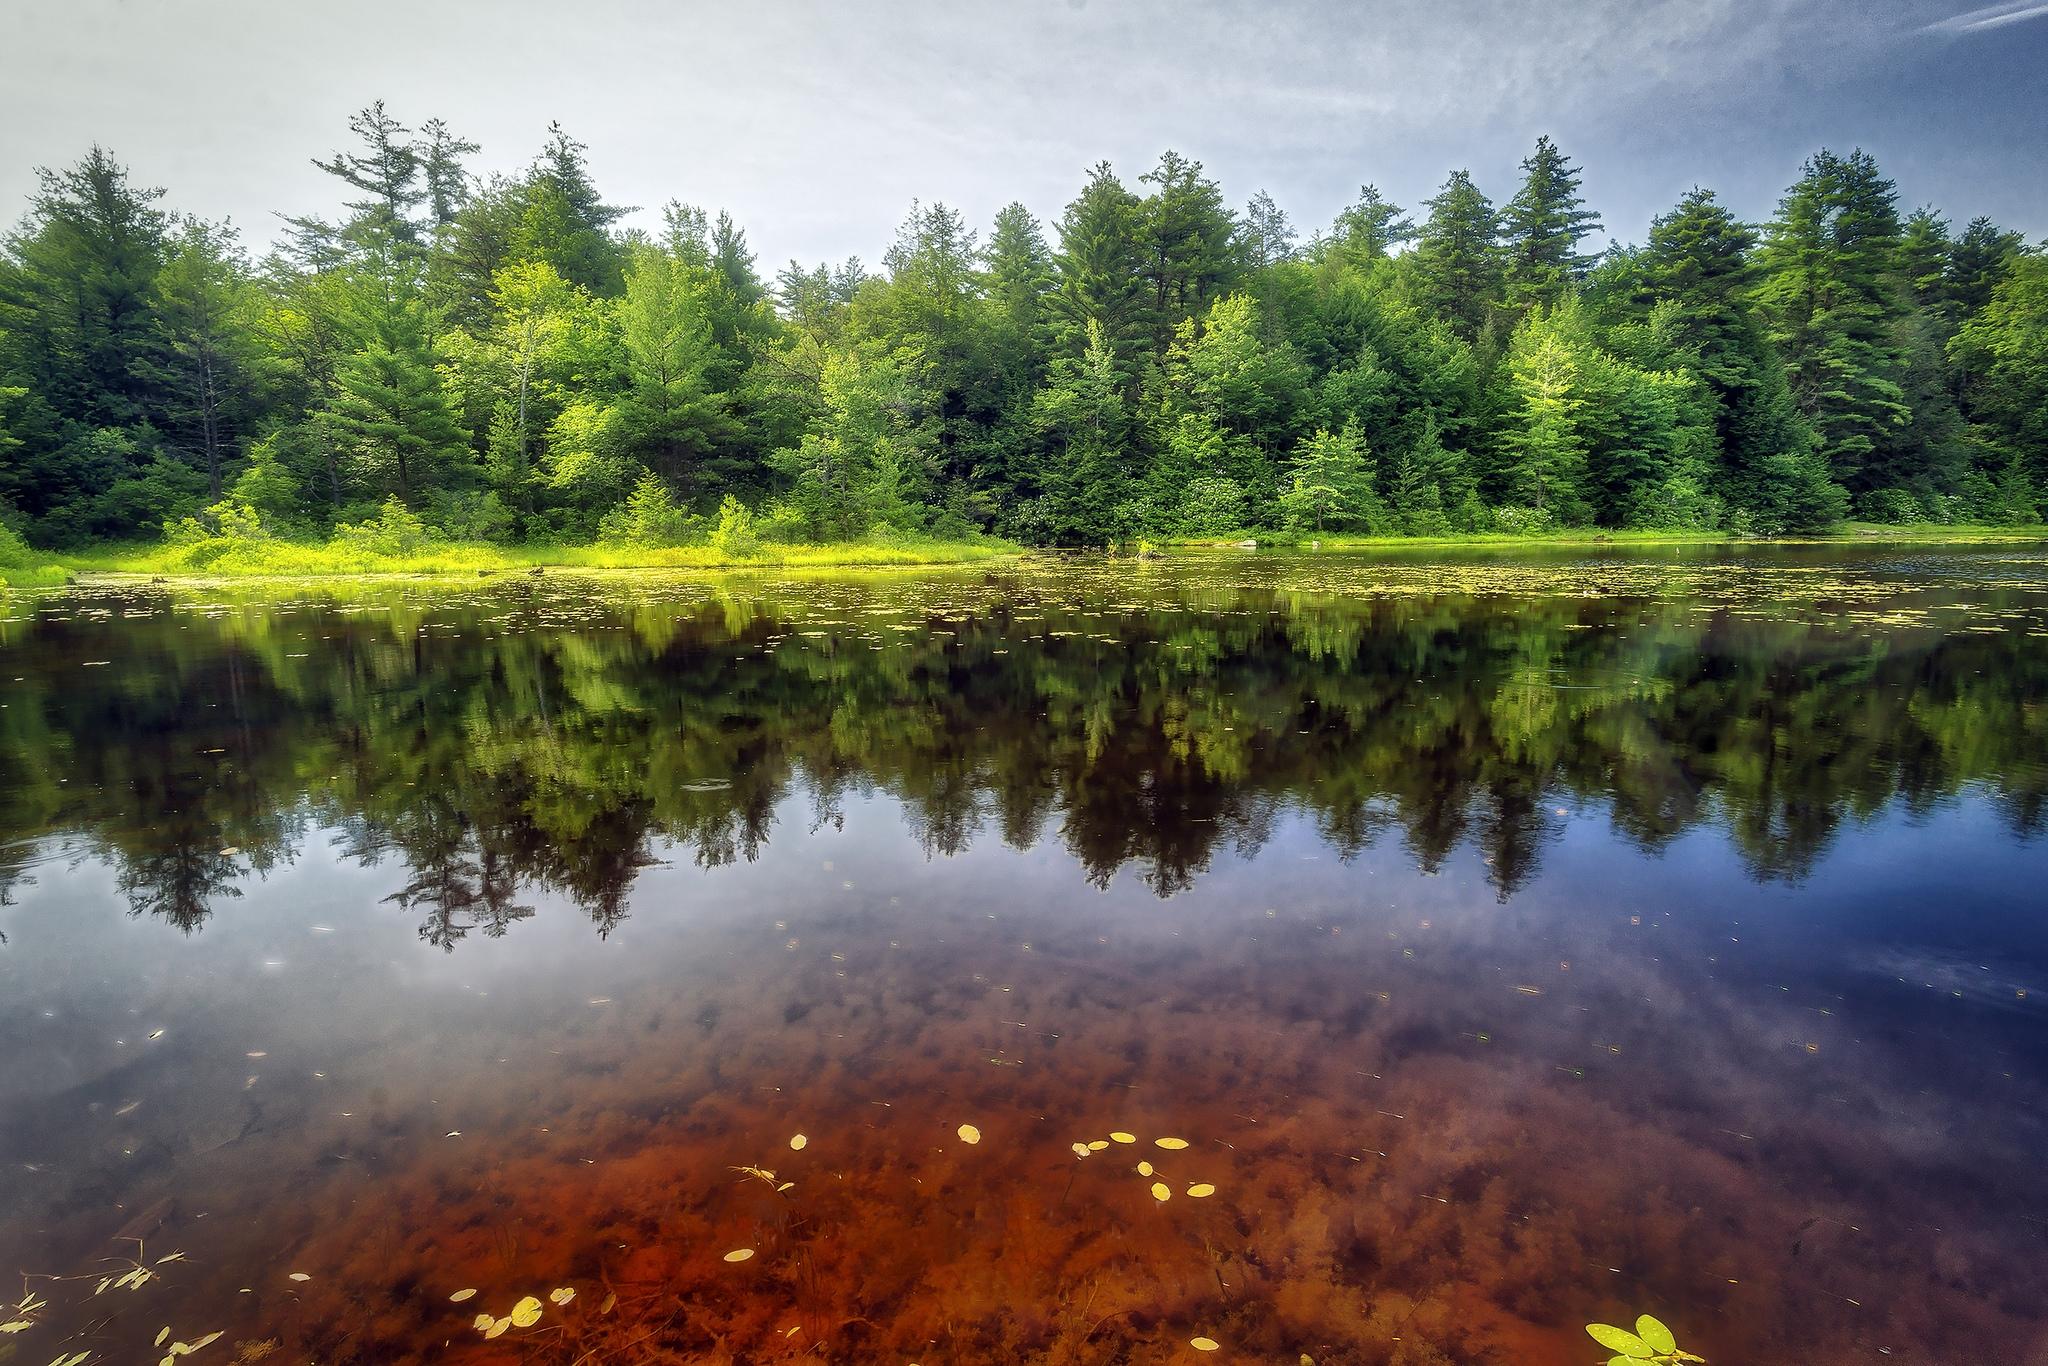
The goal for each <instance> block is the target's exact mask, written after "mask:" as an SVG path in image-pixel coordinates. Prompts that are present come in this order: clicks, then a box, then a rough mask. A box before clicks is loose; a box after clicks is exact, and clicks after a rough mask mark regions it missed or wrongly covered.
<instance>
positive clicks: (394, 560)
mask: <svg viewBox="0 0 2048 1366" xmlns="http://www.w3.org/2000/svg"><path fill="white" fill-rule="evenodd" d="M1015 553H1016V547H1015V546H1012V545H1010V544H1008V543H1007V542H1004V541H996V540H983V541H911V540H906V541H902V542H871V541H850V542H841V543H833V544H825V545H768V544H764V545H762V546H761V547H760V548H759V550H758V552H757V553H754V554H749V555H740V556H734V555H728V554H723V553H721V552H719V551H717V550H714V549H712V548H711V547H709V546H679V547H673V548H662V547H637V546H615V545H579V546H550V545H515V546H499V545H487V544H463V543H443V544H437V545H429V546H425V547H422V548H421V549H419V550H417V551H414V552H411V553H406V554H383V553H379V552H376V551H373V550H366V549H362V548H360V547H354V546H347V545H342V544H339V543H334V542H330V543H327V544H307V543H303V542H298V541H287V540H250V541H238V542H235V543H233V544H232V545H231V546H228V547H227V548H225V549H223V548H221V547H219V546H218V545H214V546H210V547H209V553H208V554H206V555H204V556H194V555H193V554H192V553H191V552H190V551H189V549H187V548H185V547H179V546H170V545H164V544H148V545H126V546H100V547H95V548H94V549H92V550H88V551H83V552H79V553H77V554H70V555H65V556H63V557H62V558H61V564H62V565H63V567H64V568H65V569H67V570H71V571H75V572H78V573H84V574H147V575H151V576H163V577H166V578H169V577H178V578H208V579H221V578H318V577H329V576H351V577H353V576H364V575H377V574H414V575H421V574H426V575H433V574H448V575H470V576H474V575H478V574H492V573H509V572H513V571H518V570H527V569H533V568H562V569H756V568H769V569H774V568H785V567H790V568H804V567H818V568H827V567H832V568H842V567H843V568H865V567H888V566H900V565H923V564H965V563H974V562H979V561H983V560H992V559H998V558H1001V557H1004V556H1008V555H1013V554H1015Z"/></svg>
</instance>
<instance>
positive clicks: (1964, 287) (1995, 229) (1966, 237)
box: [1948, 218, 2026, 323]
mask: <svg viewBox="0 0 2048 1366" xmlns="http://www.w3.org/2000/svg"><path fill="white" fill-rule="evenodd" d="M2025 250H2026V239H2025V238H2023V237H2021V236H2020V235H2019V234H2018V233H2016V232H2007V231H2005V230H2004V229H2002V228H2000V227H1999V226H1998V225H1997V224H1996V223H1993V222H1992V221H1991V220H1990V219H1988V218H1973V219H1971V220H1970V225H1969V226H1968V227H1967V228H1964V229H1963V232H1962V235H1961V236H1960V237H1958V238H1956V241H1955V246H1954V247H1953V248H1951V249H1950V252H1949V287H1948V293H1949V299H1950V301H1951V302H1952V303H1953V304H1954V305H1955V309H1956V315H1957V321H1958V322H1959V323H1960V322H1961V321H1962V320H1964V319H1967V318H1971V317H1974V316H1975V315H1976V314H1977V313H1979V312H1981V311H1982V310H1983V308H1984V306H1985V305H1986V304H1988V303H1990V302H1991V294H1992V291H1993V290H1995V289H1997V288H1998V284H1999V281H2001V280H2003V279H2004V278H2005V277H2006V275H2007V274H2008V273H2009V272H2010V270H2011V268H2012V263H2013V261H2014V259H2015V258H2017V257H2018V256H2020V255H2021V254H2022V253H2023V252H2025Z"/></svg>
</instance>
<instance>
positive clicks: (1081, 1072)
mask: <svg viewBox="0 0 2048 1366" xmlns="http://www.w3.org/2000/svg"><path fill="white" fill-rule="evenodd" d="M0 615H4V616H5V618H6V620H5V621H4V622H0V934H4V936H5V943H4V947H0V1272H4V1273H7V1274H9V1275H10V1276H11V1275H12V1273H14V1272H16V1271H19V1272H20V1273H23V1274H24V1276H25V1277H26V1279H25V1280H24V1281H23V1282H22V1284H21V1285H20V1287H19V1291H17V1290H16V1288H15V1287H14V1286H13V1285H12V1283H11V1281H10V1283H9V1285H7V1286H0V1305H4V1304H6V1303H9V1302H11V1301H12V1300H13V1299H14V1296H15V1295H16V1294H17V1293H22V1292H26V1293H29V1294H30V1295H31V1296H32V1298H31V1300H30V1301H29V1303H30V1304H31V1306H32V1309H31V1311H30V1312H27V1313H9V1312H4V1311H0V1320H10V1321H13V1322H26V1323H27V1324H28V1326H27V1327H25V1328H22V1329H20V1330H19V1331H16V1332H13V1333H11V1334H8V1335H6V1336H0V1362H13V1363H29V1364H31V1366H43V1363H45V1362H48V1361H49V1360H51V1359H52V1358H53V1357H56V1358H57V1359H60V1360H61V1359H65V1358H66V1357H68V1356H70V1355H71V1354H73V1353H76V1352H81V1351H91V1352H93V1353H94V1354H95V1355H94V1356H93V1357H92V1358H91V1359H92V1360H93V1361H96V1362H97V1361H105V1362H110V1363H125V1362H138V1361H154V1360H155V1359H156V1357H157V1356H158V1354H159V1353H160V1352H161V1351H163V1350H167V1349H166V1348H160V1347H153V1346H152V1343H154V1342H155V1341H156V1340H157V1338H158V1333H159V1330H160V1329H168V1330H169V1335H168V1337H167V1338H165V1339H164V1341H165V1342H166V1343H168V1342H176V1341H183V1342H188V1343H189V1342H195V1341H197V1340H199V1339H200V1338H202V1337H204V1336H206V1335H208V1334H211V1333H216V1332H218V1333H220V1334H221V1335H222V1336H221V1337H220V1338H219V1339H217V1340H215V1341H214V1342H212V1343H211V1344H209V1345H208V1346H206V1347H204V1348H202V1349H201V1350H200V1351H199V1352H197V1353H195V1354H193V1356H192V1357H191V1359H192V1360H193V1361H195V1362H197V1363H201V1366H204V1363H206V1362H208V1361H216V1362H228V1361H234V1360H237V1359H240V1360H244V1361H256V1360H274V1361H277V1362H302V1361H319V1362H380V1363H381V1362H417V1361H429V1360H431V1361H447V1362H499V1361H532V1362H572V1361H574V1362H593V1363H594V1362H621V1363H632V1362H685V1361H688V1362H699V1361H702V1362H728V1361H729V1362H773V1361H784V1360H798V1359H808V1360H826V1361H837V1362H868V1361H878V1362H899V1363H900V1362H922V1363H925V1366H935V1364H936V1363H978V1362H1005V1361H1043V1362H1056V1363H1076V1364H1078V1363H1091V1364H1095V1363H1105V1362H1133V1363H1137V1362H1148V1363H1149V1362H1168V1361H1192V1360H1197V1359H1200V1360H1234V1361H1257V1362H1287V1363H1293V1362H1296V1361H1297V1360H1298V1359H1299V1358H1300V1356H1301V1355H1302V1354H1304V1353H1305V1354H1308V1355H1310V1356H1312V1357H1313V1358H1314V1359H1315V1361H1317V1362H1318V1363H1325V1364H1326V1366H1327V1363H1374V1364H1381V1363H1403V1364H1404V1366H1435V1364H1440V1363H1499V1364H1501V1366H1506V1364H1507V1363H1516V1364H1518V1366H1522V1364H1535V1366H1543V1364H1544V1363H1551V1362H1559V1363H1564V1362H1571V1363H1579V1362H1590V1361H1593V1360H1597V1359H1599V1358H1600V1357H1601V1356H1603V1355H1604V1353H1601V1352H1600V1351H1599V1350H1598V1349H1597V1348H1594V1347H1592V1345H1591V1344H1590V1343H1589V1342H1588V1340H1587V1339H1586V1338H1585V1337H1584V1335H1583V1333H1582V1332H1581V1330H1580V1325H1582V1324H1583V1323H1585V1322H1586V1321H1587V1320H1589V1319H1607V1320H1619V1321H1623V1322H1629V1321H1632V1320H1633V1318H1634V1316H1635V1315H1636V1314H1637V1313H1639V1312H1642V1311H1644V1310H1652V1311H1654V1312H1656V1313H1657V1314H1659V1315H1660V1316H1661V1317H1663V1318H1664V1319H1666V1320H1667V1321H1668V1322H1670V1323H1671V1324H1672V1325H1673V1326H1674V1327H1675V1328H1677V1329H1678V1331H1679V1334H1680V1340H1681V1342H1682V1343H1684V1344H1686V1345H1688V1346H1690V1347H1691V1348H1692V1349H1693V1350H1695V1351H1698V1352H1700V1353H1701V1354H1702V1355H1705V1356H1707V1357H1708V1358H1709V1359H1710V1360H1711V1361H1713V1362H1714V1363H1716V1366H1756V1364H1758V1363H1787V1364H1788V1366H1790V1364H1791V1363H1821V1364H1823V1366H1825V1364H1828V1363H1838V1362H1840V1363H1848V1362H1886V1361H1891V1362H1912V1363H1937V1362H1965V1361H1967V1362H1973V1363H1975V1362H1983V1363H2006V1362H2010V1363H2035V1362H2040V1361H2043V1360H2048V1356H2044V1353H2048V1163H2044V1161H2043V1154H2044V1153H2048V1123H2044V1118H2048V1111H2044V1101H2048V1017H2044V1015H2048V915H2044V907H2048V891H2044V889H2048V838H2044V837H2043V826H2044V823H2048V556H2044V554H2043V553H2042V552H2041V551H2040V550H2038V549H2032V548H2019V549H2015V548H2011V547H1986V548H1975V549H1961V550H1936V549H1927V550H1914V551H1910V552H1900V551H1874V550H1872V551H1861V552H1845V551H1840V550H1799V551H1774V552H1766V551H1755V552H1750V553H1747V554H1744V553H1728V552H1721V553H1710V554H1704V555H1703V554H1697V553H1695V554H1672V553H1670V552H1662V553H1657V552H1649V553H1644V554H1641V555H1637V556H1633V557H1630V556H1591V555H1579V556H1565V557H1559V558H1556V559H1553V560H1551V561H1548V562H1544V563H1540V564H1532V563H1530V562H1527V561H1513V560H1493V559H1486V558H1467V559H1463V560H1458V561H1443V560H1432V559H1429V558H1409V559H1402V560H1396V561H1392V562H1386V561H1381V562H1373V561H1365V560H1344V559H1334V558H1329V557H1324V558H1320V559H1314V560H1298V559H1296V560H1291V559H1282V558H1267V557H1233V558H1219V559H1215V560H1195V561H1174V562H1167V563H1163V564H1156V563H1128V562H1127V563H1123V564H1105V563H1103V562H1100V561H1084V562H1070V563H1062V562H1045V561H1040V562H1030V563H1026V564H1024V565H1021V566H1015V567H1005V568H998V569H994V570H990V569H986V568H976V569H973V570H964V571H961V570H956V571H935V572H931V573H919V574H909V575H903V576H894V577H891V576H883V577H870V578H861V579H833V578H816V579H777V578H761V579H724V580H687V579H672V578H634V577H624V576H619V577H609V578H603V577H592V578H568V577H561V576H555V575H547V576H543V577H542V578H539V579H530V578H526V577H523V576H522V577H520V578H518V579H516V580H512V579H495V580H489V581H485V582H482V583H479V584H477V585H475V586H469V585H461V586H450V585H447V584H445V583H443V584H434V583H411V584H387V585H382V586H377V587H371V588H357V589H354V590H329V591H321V590H308V589H304V588H276V589H267V590H266V589H255V590H252V589H249V588H246V587H244V588H235V589H218V590H211V591H205V590H181V591H178V592H176V593H172V592H167V591H165V590H163V589H161V588H152V587H147V586H128V587H124V588H120V589H86V590H74V591H71V592H68V593H65V594H62V595H57V596H48V597H41V598H23V597H16V598H13V599H0ZM799 1135H801V1136H802V1139H803V1141H802V1143H801V1146H799V1145H797V1144H796V1143H795V1142H794V1140H796V1139H797V1137H798V1136H799ZM969 1135H976V1136H978V1142H972V1143H970V1142H968V1141H967V1137H968V1136H969ZM1112 1135H1116V1136H1117V1137H1116V1138H1112ZM1126 1138H1128V1139H1129V1140H1132V1141H1129V1142H1126V1141H1123V1140H1124V1139H1126ZM1160 1139H1169V1140H1172V1139H1179V1140H1185V1146H1182V1147H1173V1146H1167V1147H1162V1146H1160V1145H1159V1143H1158V1140H1160ZM1077 1145H1078V1146H1077ZM1083 1154H1085V1156H1084V1155H1083ZM1141 1163H1143V1164H1145V1166H1144V1168H1142V1169H1141V1167H1140V1164H1141ZM1203 1187H1213V1188H1214V1190H1213V1193H1208V1194H1201V1193H1191V1192H1200V1191H1201V1190H1202V1188H1203ZM1161 1195H1163V1196H1164V1197H1165V1198H1163V1199H1162V1198H1160V1197H1161ZM742 1252H750V1253H752V1254H753V1255H751V1256H749V1257H746V1258H744V1259H742V1260H734V1259H730V1257H729V1255H730V1254H739V1253H742ZM166 1258H174V1259H173V1260H160V1259H166ZM137 1266H143V1267H147V1268H148V1269H149V1271H150V1276H149V1278H148V1279H147V1280H145V1281H144V1282H143V1283H142V1284H140V1285H139V1286H136V1285H134V1284H133V1281H134V1280H135V1278H134V1277H132V1276H130V1277H129V1279H128V1281H127V1282H125V1283H124V1282H122V1281H121V1280H120V1279H119V1278H120V1277H122V1276H123V1275H124V1273H128V1272H130V1271H131V1270H132V1269H133V1268H135V1267H137ZM110 1278H112V1283H108V1282H109V1280H110ZM103 1285H104V1286H105V1288H104V1289H102V1288H101V1287H102V1286H103ZM465 1290H475V1291H476V1292H477V1293H476V1294H475V1295H474V1297H465V1298H464V1299H462V1300H461V1301H459V1302H458V1301H454V1300H453V1299H452V1298H451V1297H454V1296H456V1295H457V1294H458V1293H459V1292H462V1291H465ZM550 1291H574V1292H575V1294H574V1298H573V1299H570V1300H569V1301H568V1303H566V1304H560V1303H556V1302H554V1301H553V1300H550V1299H549V1298H548V1296H549V1292H550ZM95 1292H97V1293H95ZM527 1296H532V1297H534V1298H535V1299H537V1300H538V1301H539V1302H540V1307H539V1314H538V1318H537V1320H535V1321H533V1322H531V1323H527V1322H524V1320H527V1319H533V1318H534V1314H533V1310H532V1309H531V1308H529V1310H528V1312H527V1313H526V1314H523V1315H520V1316H519V1318H520V1320H522V1321H520V1322H515V1323H513V1324H510V1325H508V1326H507V1327H505V1328H504V1329H503V1330H502V1333H501V1335H500V1336H497V1337H495V1338H487V1337H486V1336H485V1332H484V1331H483V1330H480V1329H479V1327H478V1326H476V1325H477V1323H478V1322H482V1323H484V1324H485V1325H487V1326H488V1327H495V1326H496V1325H497V1322H498V1320H501V1319H507V1318H511V1317H513V1310H514V1307H515V1306H516V1305H517V1304H518V1302H519V1301H520V1300H521V1299H522V1298H524V1297H527ZM558 1298H559V1297H558ZM479 1315H482V1316H483V1318H482V1319H481V1320H479ZM1197 1337H1201V1338H1206V1339H1209V1340H1211V1341H1213V1342H1215V1343H1216V1344H1218V1345H1219V1350H1218V1352H1217V1354H1216V1355H1215V1356H1207V1357H1204V1356H1199V1355H1198V1354H1197V1353H1196V1352H1195V1350H1194V1349H1193V1348H1191V1347H1190V1346H1189V1344H1190V1342H1191V1341H1192V1340H1193V1339H1195V1338H1197ZM10 1353H11V1354H12V1355H10ZM181 1359H182V1358H181Z"/></svg>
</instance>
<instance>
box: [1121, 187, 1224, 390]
mask: <svg viewBox="0 0 2048 1366" xmlns="http://www.w3.org/2000/svg"><path fill="white" fill-rule="evenodd" d="M1139 178H1140V179H1141V180H1143V181H1144V182H1145V183H1146V184H1148V185H1150V186H1151V187H1152V193H1151V194H1150V195H1149V196H1147V197H1146V199H1145V200H1144V202H1143V203H1142V204H1141V205H1140V207H1139V215H1138V228H1139V237H1140V241H1141V243H1142V250H1143V253H1144V263H1145V264H1144V267H1143V271H1144V277H1145V282H1146V284H1147V285H1148V286H1149V287H1150V296H1151V297H1150V299H1149V300H1148V305H1149V311H1150V314H1151V321H1152V327H1153V344H1154V347H1155V348H1156V350H1158V351H1161V352H1163V351H1164V350H1165V349H1166V346H1167V345H1168V343H1169V342H1170V341H1171V340H1172V338H1173V334H1174V329H1175V328H1177V327H1178V326H1179V325H1180V323H1181V321H1182V320H1183V319H1186V318H1193V317H1199V316H1200V315H1201V314H1203V313H1205V312H1207V311H1208V308H1209V305H1210V304H1212V303H1213V302H1215V301H1216V300H1217V299H1220V298H1222V297H1223V295H1225V294H1226V293H1228V292H1229V291H1230V289H1231V287H1232V286H1233V285H1234V284H1235V283H1236V281H1237V277H1238V274H1239V269H1240V262H1239V255H1238V251H1237V247H1236V238H1237V222H1236V217H1237V216H1236V215H1235V214H1233V213H1232V212H1231V211H1230V209H1229V208H1228V207H1227V206H1226V205H1225V204H1224V201H1223V191H1222V189H1221V188H1219V187H1218V186H1217V184H1216V182H1215V181H1213V180H1210V179H1209V178H1208V177H1206V176H1204V175H1203V174H1202V163H1201V162H1199V161H1189V160H1188V159H1187V158H1185V157H1183V156H1181V155H1180V154H1179V153H1178V152H1172V151H1168V152H1164V153H1162V154H1161V155H1160V158H1159V164H1158V165H1157V166H1155V167H1153V168H1152V169H1151V170H1149V171H1147V172H1146V173H1145V174H1144V175H1143V176H1141V177H1139Z"/></svg>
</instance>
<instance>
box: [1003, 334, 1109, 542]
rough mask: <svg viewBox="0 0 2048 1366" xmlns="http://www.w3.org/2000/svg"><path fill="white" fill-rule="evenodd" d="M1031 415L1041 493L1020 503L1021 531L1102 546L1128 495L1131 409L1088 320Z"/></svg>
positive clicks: (1102, 338) (1103, 337) (1056, 362)
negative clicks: (1077, 347)
mask: <svg viewBox="0 0 2048 1366" xmlns="http://www.w3.org/2000/svg"><path fill="white" fill-rule="evenodd" d="M1031 422H1032V426H1033V428H1034V429H1035V430H1036V432H1037V433H1038V436H1039V439H1040V440H1041V441H1042V442H1043V443H1044V454H1043V456H1042V457H1041V459H1039V460H1038V461H1036V462H1034V469H1035V472H1036V474H1037V476H1038V479H1037V482H1038V491H1039V493H1040V495H1041V497H1040V498H1039V499H1038V500H1037V501H1036V502H1035V503H1031V504H1027V505H1026V506H1025V507H1023V508H1021V509H1019V514H1020V517H1021V519H1022V525H1021V526H1020V530H1022V531H1023V532H1025V533H1026V534H1029V535H1033V536H1036V537H1039V538H1042V539H1044V540H1047V541H1051V542H1053V543H1055V544H1059V545H1105V544H1107V543H1109V542H1110V541H1112V540H1115V539H1116V538H1117V536H1118V535H1120V534H1121V533H1122V531H1123V530H1124V528H1123V527H1122V526H1121V524H1120V521H1119V517H1120V509H1121V508H1122V506H1123V504H1124V503H1125V501H1126V499H1127V498H1128V497H1129V494H1130V488H1131V484H1132V476H1133V473H1134V472H1133V470H1132V468H1131V466H1130V463H1129V451H1130V425H1131V424H1130V415H1129V410H1128V408H1127V406H1126V404H1125V401H1124V379H1123V375H1122V373H1121V372H1120V371H1119V370H1118V368H1117V358H1116V353H1115V352H1114V351H1113V350H1112V349H1111V348H1110V345H1109V337H1108V335H1107V333H1106V332H1105V331H1104V330H1103V327H1102V324H1101V323H1100V322H1098V321H1095V320H1094V319H1090V320H1089V322H1088V324H1087V326H1086V330H1085V331H1084V333H1083V341H1082V348H1081V354H1080V355H1078V356H1067V355H1060V356H1056V357H1054V359H1053V361H1052V366H1051V373H1050V375H1049V377H1048V379H1047V382H1046V386H1045V388H1043V389H1042V390H1040V391H1039V393H1038V395H1037V396H1036V398H1035V399H1034V400H1033V402H1032V410H1031Z"/></svg>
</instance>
